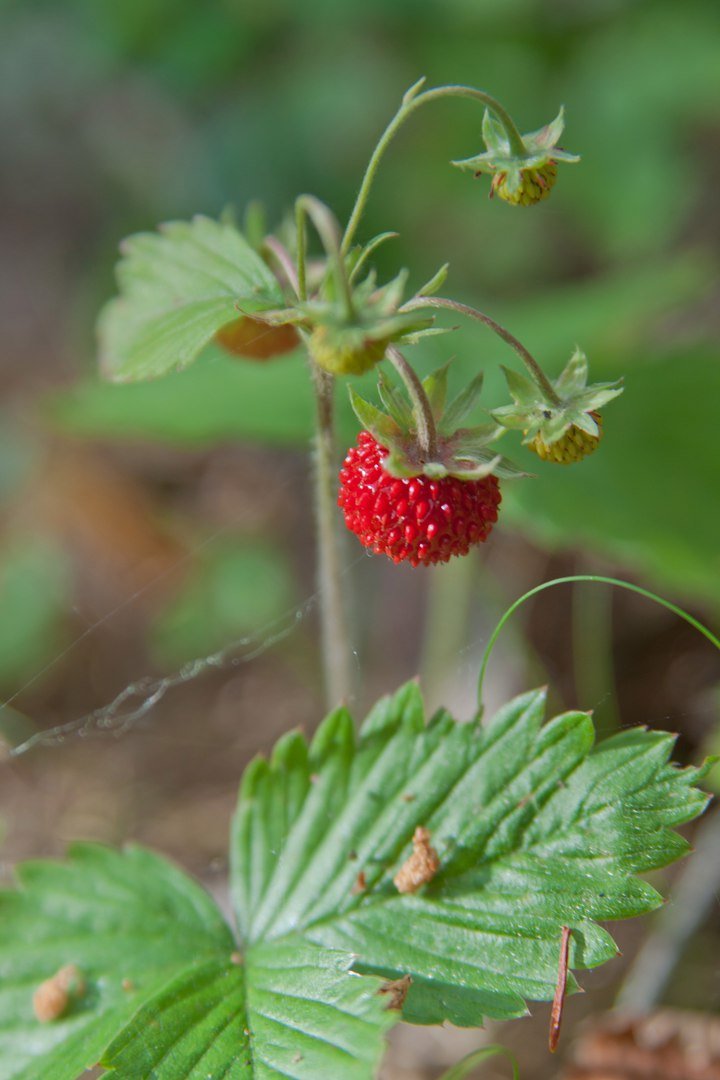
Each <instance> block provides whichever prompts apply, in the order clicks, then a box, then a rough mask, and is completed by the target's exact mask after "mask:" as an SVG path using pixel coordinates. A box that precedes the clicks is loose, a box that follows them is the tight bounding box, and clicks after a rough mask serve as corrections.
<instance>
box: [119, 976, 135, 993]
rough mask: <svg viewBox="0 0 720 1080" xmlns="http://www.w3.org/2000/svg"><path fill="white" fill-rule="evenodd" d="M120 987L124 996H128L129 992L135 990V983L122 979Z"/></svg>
mask: <svg viewBox="0 0 720 1080" xmlns="http://www.w3.org/2000/svg"><path fill="white" fill-rule="evenodd" d="M120 985H121V986H122V988H123V990H124V991H125V993H126V994H129V993H130V991H131V990H134V989H135V983H134V982H133V981H132V979H123V981H122V982H121V983H120Z"/></svg>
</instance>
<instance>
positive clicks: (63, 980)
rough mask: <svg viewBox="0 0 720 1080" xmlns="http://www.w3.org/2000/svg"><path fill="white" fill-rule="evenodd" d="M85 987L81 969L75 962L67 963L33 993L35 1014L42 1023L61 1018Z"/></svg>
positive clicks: (81, 994) (79, 996)
mask: <svg viewBox="0 0 720 1080" xmlns="http://www.w3.org/2000/svg"><path fill="white" fill-rule="evenodd" d="M85 989H86V984H85V979H84V978H83V975H82V972H81V971H80V969H79V968H78V967H76V966H75V964H66V965H65V967H61V968H60V970H59V971H56V972H55V974H54V975H53V976H52V977H51V978H49V979H46V980H45V982H44V983H41V984H40V986H38V988H37V990H36V991H35V993H34V994H33V1009H34V1010H35V1016H36V1017H37V1019H38V1020H39V1021H40V1023H41V1024H49V1023H51V1022H52V1021H53V1020H59V1019H60V1017H61V1016H64V1015H65V1013H66V1012H67V1010H68V1008H69V1007H70V1004H71V1003H72V1001H73V1000H76V999H77V998H81V997H82V996H83V994H84V993H85Z"/></svg>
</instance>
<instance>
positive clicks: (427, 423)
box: [387, 346, 437, 461]
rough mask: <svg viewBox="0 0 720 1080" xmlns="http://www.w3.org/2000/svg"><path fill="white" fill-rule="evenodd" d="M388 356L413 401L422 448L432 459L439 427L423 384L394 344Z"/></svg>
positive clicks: (418, 436) (427, 458)
mask: <svg viewBox="0 0 720 1080" xmlns="http://www.w3.org/2000/svg"><path fill="white" fill-rule="evenodd" d="M387 357H388V360H389V361H390V363H391V364H392V365H393V367H394V368H395V370H396V371H397V373H398V375H399V376H400V378H401V379H402V381H403V382H404V383H405V387H406V389H407V392H408V395H409V397H410V401H411V402H412V406H413V416H414V419H415V423H416V424H417V438H418V444H419V446H420V449H421V450H422V452H423V454H424V455H425V459H426V460H427V461H432V460H433V459H434V458H435V457H436V456H437V429H436V427H435V419H434V417H433V414H432V409H431V408H430V402H429V401H428V398H427V394H426V393H425V391H424V389H423V384H422V383H421V382H420V379H419V378H418V376H417V374H416V372H415V370H414V368H412V367H411V366H410V364H408V362H407V360H406V359H405V357H404V356H403V354H402V353H401V352H400V351H399V350H398V349H396V348H395V347H394V346H391V347H390V348H389V349H388V351H387Z"/></svg>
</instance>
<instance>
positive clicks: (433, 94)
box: [342, 80, 526, 253]
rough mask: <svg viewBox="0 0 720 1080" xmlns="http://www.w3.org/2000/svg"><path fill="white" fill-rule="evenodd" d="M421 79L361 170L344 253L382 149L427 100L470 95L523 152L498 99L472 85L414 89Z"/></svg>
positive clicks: (519, 153) (513, 146)
mask: <svg viewBox="0 0 720 1080" xmlns="http://www.w3.org/2000/svg"><path fill="white" fill-rule="evenodd" d="M423 82H424V80H420V82H419V83H416V84H415V86H414V87H411V88H410V90H408V92H407V93H406V94H405V96H404V98H403V100H402V104H401V105H400V108H399V109H398V111H397V112H396V113H395V116H394V117H393V118H392V120H391V121H390V123H389V124H388V126H387V127H386V128H385V131H384V132H383V133H382V135H381V136H380V139H379V141H378V144H377V146H376V147H375V149H374V151H373V154H372V157H371V158H370V161H369V162H368V166H367V169H366V170H365V175H364V176H363V180H362V184H361V185H360V190H359V191H358V193H357V197H356V199H355V205H354V206H353V209H352V213H351V215H350V220H349V221H348V224H347V228H346V229H345V235H344V236H343V240H342V251H343V252H344V253H347V252H348V251H349V249H350V245H351V244H352V242H353V239H354V237H355V233H356V232H357V228H358V225H359V224H360V219H361V218H362V215H363V213H364V211H365V207H366V205H367V201H368V198H369V195H370V190H371V188H372V185H373V181H374V180H375V176H376V173H377V171H378V168H379V166H380V162H381V161H382V158H383V155H384V154H385V151H386V150H387V148H388V146H389V145H390V143H391V142H392V139H393V137H394V136H395V135H396V133H397V132H398V131H399V129H400V128H401V127H402V125H403V124H404V123H405V121H406V120H407V119H408V118H409V117H410V116H411V115H412V114H413V113H414V112H416V111H417V110H418V109H419V108H420V107H421V105H427V103H428V102H430V101H439V100H440V99H441V98H447V97H460V98H470V99H472V100H474V101H479V102H480V103H481V104H483V105H485V106H486V107H487V108H488V109H490V110H491V111H492V112H494V113H495V116H496V117H497V118H498V120H499V121H500V123H501V124H502V126H503V128H504V129H505V134H506V135H507V137H508V142H509V143H510V148H511V150H512V152H513V154H515V155H516V156H518V157H521V156H522V155H523V154H525V153H526V150H525V144H524V143H523V140H522V135H521V134H520V132H519V131H518V129H517V127H516V126H515V123H514V121H513V119H512V117H511V116H510V114H509V113H508V112H506V110H505V109H504V108H503V107H502V105H501V104H500V102H499V101H496V100H495V98H494V97H491V95H490V94H487V93H486V92H485V91H484V90H476V89H475V87H473V86H436V87H434V88H433V89H432V90H425V91H424V92H423V93H418V92H417V90H418V89H419V87H420V86H421V85H422V83H423Z"/></svg>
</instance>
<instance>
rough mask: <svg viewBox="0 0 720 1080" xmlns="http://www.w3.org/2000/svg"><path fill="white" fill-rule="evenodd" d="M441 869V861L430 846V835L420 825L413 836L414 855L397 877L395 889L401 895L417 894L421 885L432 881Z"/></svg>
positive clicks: (404, 864)
mask: <svg viewBox="0 0 720 1080" xmlns="http://www.w3.org/2000/svg"><path fill="white" fill-rule="evenodd" d="M439 869H440V859H439V858H438V853H437V851H436V850H435V848H434V847H432V845H431V844H430V833H429V832H428V830H427V829H426V828H424V827H423V826H422V825H418V827H417V829H416V830H415V833H414V835H413V851H412V855H410V857H409V858H408V859H406V860H405V862H404V863H403V864H402V866H401V867H400V869H399V870H398V872H397V874H396V875H395V878H394V881H395V888H396V889H397V891H398V892H399V893H414V892H417V890H418V889H419V888H420V886H421V885H426V884H427V883H428V881H432V879H433V878H434V877H435V875H436V874H437V872H438V870H439Z"/></svg>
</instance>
